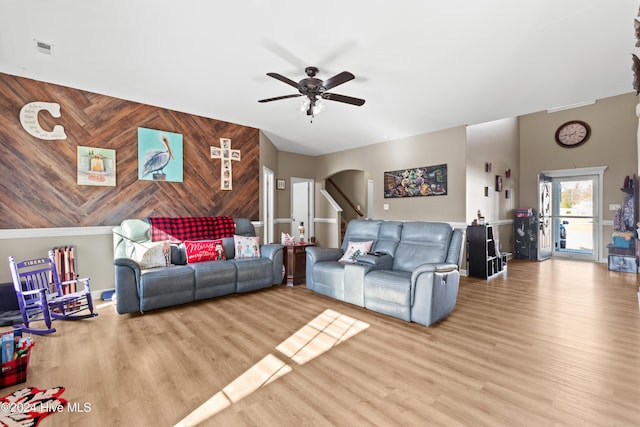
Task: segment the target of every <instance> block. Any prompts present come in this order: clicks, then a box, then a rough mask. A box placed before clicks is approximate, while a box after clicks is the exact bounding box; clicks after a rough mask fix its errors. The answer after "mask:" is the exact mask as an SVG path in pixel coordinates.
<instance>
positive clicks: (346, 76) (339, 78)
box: [322, 71, 356, 90]
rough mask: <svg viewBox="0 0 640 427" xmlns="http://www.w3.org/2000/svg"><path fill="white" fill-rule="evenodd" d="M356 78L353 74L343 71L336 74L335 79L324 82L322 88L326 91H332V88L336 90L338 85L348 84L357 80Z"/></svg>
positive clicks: (331, 78)
mask: <svg viewBox="0 0 640 427" xmlns="http://www.w3.org/2000/svg"><path fill="white" fill-rule="evenodd" d="M355 78H356V76H354V75H353V74H351V73H350V72H348V71H343V72H341V73H339V74H336V75H335V76H333V77H330V78H328V79H327V80H325V81H323V82H322V86H323V87H324V88H325V90H330V89H331V88H334V87H336V86H338V85H341V84H342V83H346V82H348V81H349V80H353V79H355Z"/></svg>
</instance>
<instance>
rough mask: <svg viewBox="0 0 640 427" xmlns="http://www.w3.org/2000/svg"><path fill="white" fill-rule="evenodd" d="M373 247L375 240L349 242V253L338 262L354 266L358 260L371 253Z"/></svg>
mask: <svg viewBox="0 0 640 427" xmlns="http://www.w3.org/2000/svg"><path fill="white" fill-rule="evenodd" d="M372 245H373V240H369V241H368V242H349V245H348V246H347V251H346V252H345V253H344V255H343V256H342V258H340V259H339V260H338V261H340V262H348V263H349V264H354V263H355V262H356V258H358V257H359V256H361V255H366V254H368V253H369V251H370V250H371V246H372Z"/></svg>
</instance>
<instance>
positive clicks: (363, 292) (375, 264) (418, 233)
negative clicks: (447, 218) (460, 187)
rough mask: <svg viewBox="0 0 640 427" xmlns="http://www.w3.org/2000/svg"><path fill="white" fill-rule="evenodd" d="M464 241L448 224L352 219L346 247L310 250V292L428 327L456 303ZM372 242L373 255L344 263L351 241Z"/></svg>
mask: <svg viewBox="0 0 640 427" xmlns="http://www.w3.org/2000/svg"><path fill="white" fill-rule="evenodd" d="M464 240H465V230H464V229H454V228H453V227H452V226H451V225H450V224H448V223H442V222H425V221H408V222H402V221H383V220H353V221H351V222H349V225H348V227H347V231H346V234H345V237H344V239H343V243H342V247H341V248H320V247H308V248H306V256H307V259H306V276H307V288H308V289H310V290H312V291H314V292H317V293H320V294H323V295H326V296H329V297H332V298H336V299H338V300H341V301H345V302H348V303H351V304H355V305H358V306H360V307H365V308H367V309H370V310H373V311H376V312H379V313H383V314H386V315H389V316H393V317H397V318H399V319H403V320H406V321H408V322H416V323H420V324H422V325H425V326H429V325H431V324H433V323H435V322H438V321H440V320H442V319H444V318H445V317H447V316H448V315H449V313H451V311H452V310H453V308H454V307H455V305H456V299H457V296H458V286H459V283H460V267H461V264H462V248H463V244H464ZM369 241H371V242H372V244H371V249H370V251H369V253H368V254H366V255H362V256H358V257H357V258H355V262H354V263H349V262H344V261H340V259H341V258H342V257H343V255H344V254H345V253H346V252H347V251H348V249H349V244H350V243H354V242H369Z"/></svg>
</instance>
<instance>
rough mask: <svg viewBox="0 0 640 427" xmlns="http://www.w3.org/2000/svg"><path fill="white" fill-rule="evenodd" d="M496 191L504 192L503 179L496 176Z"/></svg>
mask: <svg viewBox="0 0 640 427" xmlns="http://www.w3.org/2000/svg"><path fill="white" fill-rule="evenodd" d="M496 191H502V177H501V176H500V175H496Z"/></svg>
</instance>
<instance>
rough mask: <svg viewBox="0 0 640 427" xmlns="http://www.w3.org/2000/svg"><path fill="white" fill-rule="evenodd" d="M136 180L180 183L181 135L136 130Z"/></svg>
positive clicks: (145, 129) (153, 130) (160, 131)
mask: <svg viewBox="0 0 640 427" xmlns="http://www.w3.org/2000/svg"><path fill="white" fill-rule="evenodd" d="M138 179H139V180H145V181H172V182H182V134H179V133H173V132H167V131H163V130H155V129H147V128H138Z"/></svg>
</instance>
